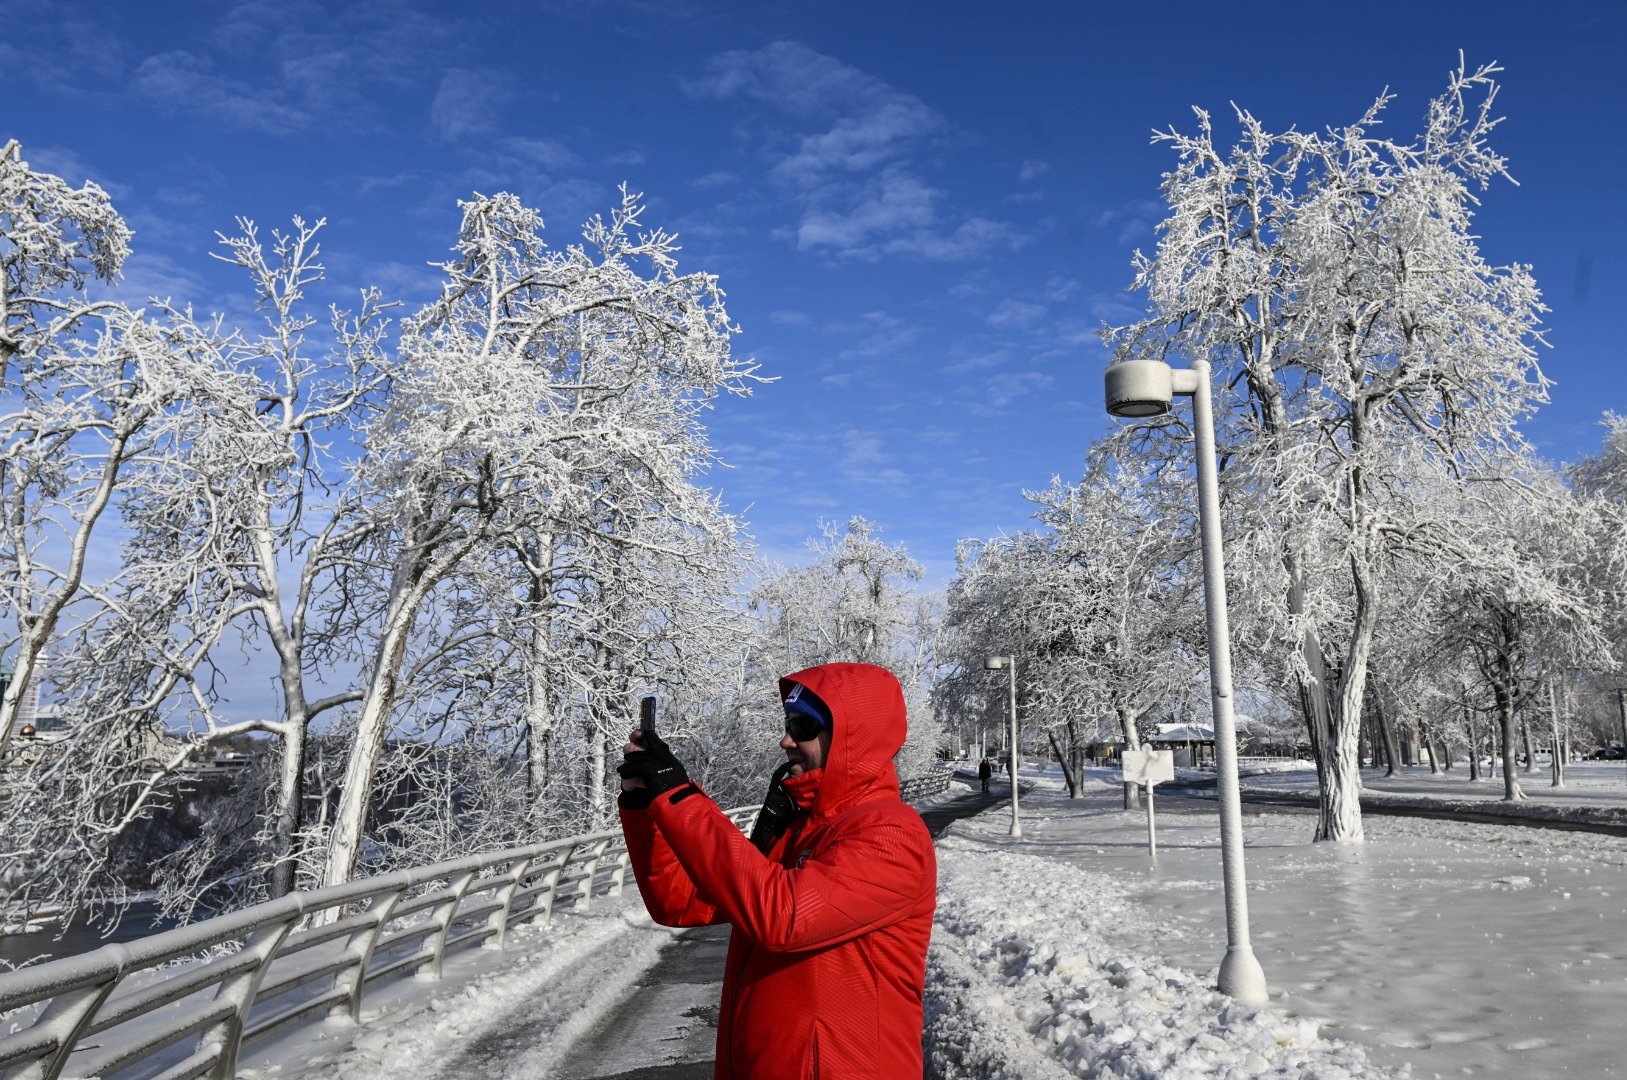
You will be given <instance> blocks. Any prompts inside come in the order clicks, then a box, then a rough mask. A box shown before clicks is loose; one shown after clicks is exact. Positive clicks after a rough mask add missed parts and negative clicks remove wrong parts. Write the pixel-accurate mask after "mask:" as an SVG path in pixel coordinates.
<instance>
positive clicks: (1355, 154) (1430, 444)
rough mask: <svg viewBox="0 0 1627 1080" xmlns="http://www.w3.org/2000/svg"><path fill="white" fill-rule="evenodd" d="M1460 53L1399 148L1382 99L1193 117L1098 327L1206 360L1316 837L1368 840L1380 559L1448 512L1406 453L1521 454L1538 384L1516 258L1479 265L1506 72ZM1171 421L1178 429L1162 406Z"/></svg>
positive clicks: (1460, 457) (1533, 297) (1497, 161)
mask: <svg viewBox="0 0 1627 1080" xmlns="http://www.w3.org/2000/svg"><path fill="white" fill-rule="evenodd" d="M1498 70H1499V69H1497V68H1496V67H1495V66H1494V65H1486V66H1483V67H1481V68H1478V69H1474V70H1471V69H1469V68H1467V67H1464V66H1460V67H1459V68H1458V69H1457V70H1456V71H1455V72H1453V73H1452V75H1451V77H1450V79H1449V82H1448V86H1447V89H1446V91H1445V92H1444V93H1443V94H1442V95H1441V96H1440V97H1437V98H1436V99H1434V100H1433V101H1432V102H1431V103H1430V105H1429V109H1428V112H1427V117H1426V121H1425V125H1424V128H1423V130H1422V132H1421V133H1420V134H1419V135H1418V136H1417V137H1415V138H1414V139H1412V140H1411V141H1408V142H1399V141H1396V140H1393V139H1387V138H1381V137H1378V136H1376V135H1375V134H1374V129H1375V128H1376V127H1377V125H1378V124H1379V122H1380V120H1381V118H1382V114H1383V112H1384V111H1385V109H1386V108H1387V106H1388V105H1389V104H1390V101H1391V97H1390V95H1388V94H1385V95H1382V96H1380V97H1379V98H1378V99H1377V101H1375V103H1374V104H1373V106H1372V108H1370V109H1369V110H1368V111H1367V113H1366V114H1364V115H1363V116H1362V117H1360V118H1359V119H1358V120H1357V121H1355V122H1354V123H1351V124H1347V125H1345V126H1343V127H1335V128H1330V129H1328V130H1326V131H1324V132H1301V131H1297V130H1289V131H1286V132H1281V133H1273V132H1271V131H1269V130H1267V129H1266V127H1265V126H1264V124H1263V123H1261V122H1260V121H1259V120H1257V119H1256V118H1255V117H1254V116H1253V115H1252V114H1250V113H1248V112H1245V111H1241V110H1239V111H1238V112H1237V117H1236V119H1237V123H1238V125H1239V127H1240V129H1241V137H1240V139H1239V141H1238V142H1237V144H1236V145H1234V146H1233V147H1231V148H1230V149H1224V148H1222V147H1221V146H1219V145H1217V139H1216V134H1215V131H1214V128H1213V125H1212V124H1211V122H1210V119H1209V116H1208V114H1206V113H1204V112H1202V111H1201V110H1200V111H1198V128H1197V131H1196V133H1195V134H1186V133H1182V132H1179V131H1176V130H1173V129H1171V130H1170V131H1167V132H1162V133H1159V134H1158V135H1157V136H1156V141H1159V142H1162V143H1167V144H1168V145H1170V146H1171V147H1172V148H1173V149H1174V150H1175V152H1176V155H1177V163H1176V166H1175V168H1174V169H1173V170H1172V171H1171V172H1170V173H1169V174H1168V175H1167V177H1166V179H1165V182H1164V185H1163V192H1164V196H1165V198H1166V200H1167V201H1168V203H1169V206H1170V214H1169V217H1168V218H1166V220H1165V221H1164V222H1163V224H1162V225H1161V227H1160V228H1161V233H1162V236H1161V238H1160V240H1159V244H1158V249H1157V253H1156V255H1155V256H1154V257H1151V258H1147V257H1143V256H1140V255H1139V254H1138V256H1137V260H1136V270H1137V275H1136V279H1135V288H1136V289H1138V290H1140V291H1143V292H1144V293H1145V294H1146V296H1147V299H1148V301H1149V304H1150V309H1151V310H1150V313H1149V316H1148V317H1147V318H1146V319H1144V320H1142V321H1140V322H1137V323H1134V324H1131V325H1127V326H1121V327H1116V328H1113V329H1111V330H1109V331H1108V332H1107V340H1108V341H1109V343H1110V344H1111V346H1112V348H1113V351H1114V356H1115V359H1129V358H1135V357H1147V356H1151V357H1165V356H1171V355H1173V356H1181V355H1185V356H1190V357H1203V358H1206V359H1208V360H1210V361H1211V362H1212V363H1213V364H1214V365H1215V369H1216V372H1217V378H1218V380H1219V383H1220V385H1221V386H1222V387H1225V388H1228V389H1229V388H1232V387H1235V388H1236V392H1235V397H1233V396H1232V395H1231V394H1229V393H1228V394H1225V395H1223V396H1222V398H1223V399H1222V400H1221V401H1220V402H1219V403H1218V407H1217V413H1218V415H1219V416H1220V418H1221V421H1222V425H1223V430H1222V432H1221V433H1220V437H1221V443H1222V452H1223V454H1224V455H1225V456H1226V458H1227V468H1226V470H1225V484H1226V493H1227V498H1229V499H1232V500H1242V499H1256V500H1259V501H1260V502H1261V503H1262V508H1261V509H1260V510H1259V511H1258V513H1257V514H1256V516H1255V526H1254V527H1255V528H1256V529H1257V530H1258V531H1257V534H1256V535H1254V536H1252V537H1248V538H1239V540H1240V545H1239V546H1241V547H1242V548H1244V549H1248V548H1251V547H1252V549H1253V550H1254V551H1258V552H1262V553H1263V552H1268V551H1269V552H1270V553H1271V556H1270V557H1271V560H1272V561H1273V563H1274V564H1275V566H1274V567H1270V568H1268V566H1267V564H1266V562H1265V561H1264V560H1263V559H1253V560H1249V559H1247V558H1246V557H1245V559H1244V561H1245V562H1248V563H1249V564H1250V566H1251V568H1252V573H1253V575H1254V577H1253V580H1252V581H1250V582H1248V584H1251V585H1253V586H1255V587H1259V588H1261V589H1264V590H1267V591H1269V593H1270V594H1271V595H1274V596H1276V597H1277V598H1278V601H1277V605H1276V606H1277V612H1276V615H1275V621H1276V623H1277V624H1278V626H1279V634H1280V636H1282V637H1285V638H1287V639H1289V640H1291V641H1292V642H1293V643H1294V644H1293V652H1292V654H1291V656H1290V657H1289V662H1290V663H1291V666H1292V670H1293V672H1294V674H1295V677H1296V678H1297V679H1298V680H1299V682H1300V684H1301V687H1302V693H1301V700H1302V702H1303V707H1304V709H1305V712H1306V721H1307V725H1308V727H1309V730H1310V734H1311V738H1312V743H1313V745H1314V746H1315V748H1316V753H1317V756H1318V766H1319V768H1318V772H1319V776H1320V780H1321V813H1320V816H1319V821H1318V826H1317V831H1316V835H1317V837H1318V838H1319V839H1327V840H1356V839H1360V838H1361V837H1362V827H1361V814H1360V803H1359V801H1358V798H1359V792H1360V776H1359V769H1358V759H1357V747H1358V742H1359V733H1360V724H1361V717H1362V713H1363V708H1364V702H1365V695H1366V692H1367V678H1368V662H1369V659H1370V656H1371V651H1372V646H1373V638H1374V633H1375V631H1376V628H1377V621H1378V618H1379V614H1380V605H1381V597H1382V593H1383V589H1384V585H1385V580H1384V566H1385V562H1386V560H1387V559H1388V558H1389V557H1390V555H1391V554H1392V553H1393V552H1395V551H1396V550H1398V549H1399V548H1402V547H1405V546H1407V545H1408V544H1410V543H1412V542H1414V540H1415V539H1416V538H1418V537H1419V536H1420V535H1422V534H1424V533H1427V532H1428V531H1430V530H1431V529H1432V528H1434V527H1436V526H1438V525H1439V524H1440V523H1438V522H1434V521H1432V520H1431V519H1430V507H1429V506H1428V505H1427V504H1422V503H1419V502H1415V501H1412V500H1409V499H1407V498H1406V497H1405V483H1406V481H1407V479H1408V477H1409V475H1410V474H1411V473H1412V472H1414V471H1415V470H1417V469H1420V468H1422V469H1426V470H1429V471H1433V472H1435V473H1439V474H1443V475H1448V476H1459V475H1469V474H1474V473H1476V472H1478V471H1480V470H1482V469H1484V468H1487V467H1490V465H1491V463H1493V462H1495V461H1496V460H1498V459H1499V458H1500V457H1501V456H1502V455H1503V453H1504V452H1505V451H1507V450H1509V449H1512V448H1517V447H1518V444H1519V435H1518V433H1517V431H1516V429H1515V426H1514V425H1515V423H1516V421H1518V420H1519V419H1520V418H1521V417H1522V416H1524V415H1525V414H1526V413H1528V412H1529V411H1530V410H1531V409H1532V408H1534V407H1535V406H1536V405H1537V404H1539V403H1540V402H1541V401H1543V400H1544V398H1545V395H1546V385H1547V384H1546V381H1545V380H1544V378H1543V377H1542V374H1541V372H1540V371H1539V370H1538V367H1537V364H1536V358H1535V346H1536V344H1538V342H1539V341H1540V336H1539V331H1538V325H1539V318H1540V315H1541V313H1542V311H1543V310H1544V308H1543V306H1542V304H1541V302H1540V299H1539V295H1538V293H1537V290H1536V286H1535V284H1534V282H1533V280H1532V277H1531V274H1530V271H1529V269H1528V268H1527V267H1525V266H1521V265H1511V266H1502V267H1498V266H1493V265H1490V264H1488V263H1487V262H1486V261H1485V259H1484V258H1483V257H1482V256H1481V254H1480V251H1479V249H1478V246H1477V244H1476V241H1475V237H1474V235H1473V233H1472V231H1471V228H1472V226H1471V222H1472V211H1473V208H1474V206H1475V204H1476V196H1475V194H1474V192H1475V190H1476V189H1483V188H1485V187H1486V186H1487V185H1489V183H1490V182H1491V181H1492V180H1494V179H1495V178H1497V177H1499V176H1505V175H1506V168H1505V161H1504V159H1503V158H1502V157H1500V156H1499V155H1497V154H1496V153H1495V152H1494V151H1493V150H1492V149H1491V146H1490V144H1489V141H1488V140H1489V136H1490V134H1491V132H1492V131H1493V129H1494V128H1495V127H1496V126H1497V123H1498V119H1497V118H1496V116H1495V115H1494V114H1493V111H1492V109H1493V105H1494V101H1495V97H1496V93H1497V84H1496V82H1495V80H1494V78H1493V76H1494V75H1495V73H1496V72H1497V71H1498ZM1164 424H1165V426H1172V425H1177V424H1179V421H1178V420H1167V421H1165V422H1164Z"/></svg>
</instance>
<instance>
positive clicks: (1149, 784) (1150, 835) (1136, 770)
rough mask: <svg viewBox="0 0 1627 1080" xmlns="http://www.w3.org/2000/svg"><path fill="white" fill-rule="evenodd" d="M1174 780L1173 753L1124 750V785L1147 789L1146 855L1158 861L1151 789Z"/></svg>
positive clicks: (1156, 833)
mask: <svg viewBox="0 0 1627 1080" xmlns="http://www.w3.org/2000/svg"><path fill="white" fill-rule="evenodd" d="M1173 779H1175V751H1173V750H1126V751H1125V752H1124V776H1123V782H1124V783H1126V784H1143V785H1145V786H1146V788H1147V854H1148V855H1151V856H1152V858H1153V861H1154V862H1157V861H1158V831H1157V828H1156V826H1155V825H1154V823H1153V809H1152V789H1153V786H1154V785H1155V784H1162V783H1163V782H1164V781H1166V780H1173Z"/></svg>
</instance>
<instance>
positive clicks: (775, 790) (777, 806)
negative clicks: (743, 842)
mask: <svg viewBox="0 0 1627 1080" xmlns="http://www.w3.org/2000/svg"><path fill="white" fill-rule="evenodd" d="M790 771H791V763H790V762H789V761H787V762H786V763H785V764H784V765H781V766H780V767H779V768H777V769H775V770H774V775H773V777H772V778H770V780H769V781H768V796H767V797H766V798H764V799H763V808H762V809H761V810H759V811H757V823H756V824H755V825H753V826H752V827H751V842H752V844H753V845H755V846H756V848H757V850H758V851H760V852H762V853H763V854H764V855H767V854H768V852H769V849H771V848H772V847H773V846H774V841H776V840H778V839H779V838H780V834H781V833H783V832H785V830H786V829H787V828H789V827H790V824H791V815H792V814H794V813H796V811H797V804H796V803H795V802H793V801H792V800H791V793H790V792H788V791H786V790H785V788H783V787H781V786H780V782H781V781H783V780H784V779H785V777H786V775H787V774H789V773H790Z"/></svg>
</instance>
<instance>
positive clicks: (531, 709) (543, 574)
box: [524, 534, 555, 840]
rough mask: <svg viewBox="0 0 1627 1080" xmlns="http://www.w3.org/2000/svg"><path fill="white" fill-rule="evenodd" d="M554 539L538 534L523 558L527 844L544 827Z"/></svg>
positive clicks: (551, 732) (551, 712) (550, 706)
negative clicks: (526, 579)
mask: <svg viewBox="0 0 1627 1080" xmlns="http://www.w3.org/2000/svg"><path fill="white" fill-rule="evenodd" d="M553 552H554V538H553V536H552V535H551V534H543V535H542V536H539V537H537V538H536V539H535V540H534V541H533V542H532V543H531V544H529V545H527V549H526V551H525V552H524V556H525V561H526V564H527V568H528V569H527V573H528V576H529V577H530V579H531V582H530V590H529V592H530V595H529V596H528V597H527V600H528V603H529V605H530V610H529V612H528V614H529V616H530V618H531V632H530V648H529V649H528V650H527V651H526V657H525V667H526V698H525V751H526V753H525V758H526V764H525V789H526V812H527V817H528V819H529V822H530V828H531V833H532V838H533V839H538V840H540V839H541V838H542V837H543V836H544V835H545V834H546V832H547V827H548V781H549V770H550V768H551V767H552V764H553V762H552V761H551V758H552V751H553V738H554V724H555V717H554V708H553V705H554V703H553V696H552V693H551V689H552V687H551V682H550V679H549V667H548V665H549V661H550V659H551V658H552V645H553V642H552V639H551V637H550V627H549V625H548V619H549V616H550V614H552V611H553V580H552V574H551V572H550V571H551V568H552V566H553V561H554V555H553Z"/></svg>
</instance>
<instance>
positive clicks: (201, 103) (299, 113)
mask: <svg viewBox="0 0 1627 1080" xmlns="http://www.w3.org/2000/svg"><path fill="white" fill-rule="evenodd" d="M131 83H132V85H133V86H134V87H135V89H136V91H137V92H138V93H140V94H142V95H143V96H145V97H147V98H148V99H150V100H152V101H153V102H155V103H157V104H158V105H160V106H161V107H163V108H166V109H170V110H173V111H176V112H189V113H195V114H201V115H203V116H207V117H210V118H212V119H215V120H218V121H220V122H221V123H224V124H226V125H227V126H228V127H233V128H238V129H242V130H248V131H264V132H266V133H268V134H272V135H287V134H290V133H292V132H295V131H298V130H300V129H302V128H304V127H306V126H307V125H309V124H310V122H311V116H310V114H309V113H307V112H306V111H305V110H303V109H301V108H299V107H297V106H295V105H290V104H288V103H287V102H286V101H284V100H282V98H283V95H282V93H281V92H280V91H279V90H278V89H276V88H272V87H259V86H252V85H250V84H249V83H247V82H244V81H242V80H240V79H235V78H232V77H230V76H228V75H224V74H222V73H221V72H220V71H218V70H217V69H216V65H215V62H214V61H213V60H211V59H210V58H208V57H205V56H198V55H196V54H194V53H190V52H187V51H185V50H181V49H177V50H174V51H172V52H166V53H159V54H157V55H155V56H149V57H147V59H145V60H143V61H142V62H141V63H140V65H139V66H137V68H136V70H135V74H134V75H133V76H132V77H131Z"/></svg>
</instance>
